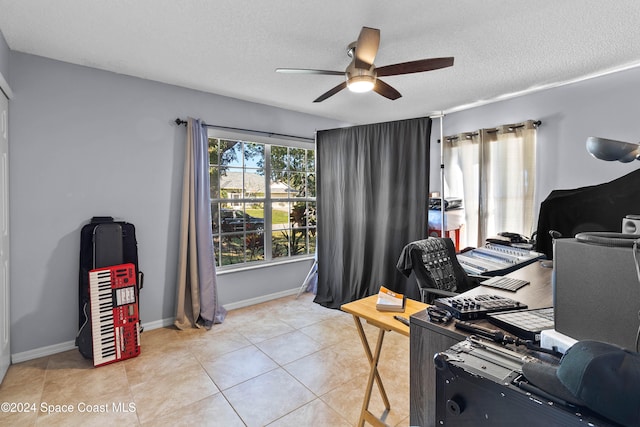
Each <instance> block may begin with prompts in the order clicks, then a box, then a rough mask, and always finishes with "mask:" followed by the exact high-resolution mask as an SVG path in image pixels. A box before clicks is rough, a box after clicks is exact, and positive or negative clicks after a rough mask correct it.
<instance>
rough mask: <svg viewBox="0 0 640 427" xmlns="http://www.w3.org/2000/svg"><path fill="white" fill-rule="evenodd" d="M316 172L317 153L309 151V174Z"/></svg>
mask: <svg viewBox="0 0 640 427" xmlns="http://www.w3.org/2000/svg"><path fill="white" fill-rule="evenodd" d="M315 170H316V152H315V151H313V150H307V169H306V171H307V172H314V171H315Z"/></svg>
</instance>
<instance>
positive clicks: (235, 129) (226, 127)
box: [176, 117, 315, 142]
mask: <svg viewBox="0 0 640 427" xmlns="http://www.w3.org/2000/svg"><path fill="white" fill-rule="evenodd" d="M176 124H177V125H178V126H180V125H185V126H186V125H187V121H186V120H182V119H181V118H179V117H178V118H177V119H176ZM202 126H205V127H208V128H214V129H224V130H234V131H238V132H249V133H256V134H258V135H264V136H268V137H269V138H273V137H274V136H276V137H282V138H291V139H301V140H304V141H311V142H314V141H315V139H313V138H307V137H304V136H296V135H287V134H284V133H275V132H265V131H262V130H253V129H242V128H234V127H229V126H220V125H209V124H207V123H204V122H203V123H202Z"/></svg>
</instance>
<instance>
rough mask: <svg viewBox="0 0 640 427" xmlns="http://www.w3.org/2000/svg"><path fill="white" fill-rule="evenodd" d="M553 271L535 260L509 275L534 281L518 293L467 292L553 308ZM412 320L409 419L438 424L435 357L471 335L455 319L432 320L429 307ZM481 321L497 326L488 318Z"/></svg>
mask: <svg viewBox="0 0 640 427" xmlns="http://www.w3.org/2000/svg"><path fill="white" fill-rule="evenodd" d="M551 271H552V270H551V269H550V268H544V267H542V266H541V265H540V262H535V263H533V264H530V265H528V266H526V267H523V268H521V269H519V270H516V271H514V272H512V273H510V274H508V276H509V277H515V278H518V279H526V280H528V281H529V282H530V283H529V284H528V285H527V286H524V287H522V288H520V289H518V291H517V292H509V291H503V290H500V289H495V288H490V287H485V286H478V287H477V288H474V289H472V290H470V291H468V292H465V293H464V294H463V295H468V296H472V295H481V294H495V295H502V296H505V297H507V298H511V299H515V300H517V301H520V302H521V303H523V304H526V305H527V306H528V307H529V308H543V307H551V306H552V305H553V292H552V288H551ZM410 321H411V335H410V337H411V338H410V344H409V346H410V357H409V363H410V372H411V374H410V379H409V385H410V402H409V403H410V407H409V411H410V412H409V413H410V419H409V421H410V424H411V425H412V426H421V427H430V426H435V414H436V411H435V407H436V387H435V384H436V374H435V368H434V365H433V356H434V355H435V354H436V353H438V352H441V351H445V350H446V349H448V348H449V347H451V346H453V345H454V344H456V343H458V342H460V341H463V340H464V339H465V338H466V337H467V334H465V333H464V332H461V331H460V330H458V329H456V328H455V327H454V325H453V322H451V323H450V324H448V325H446V326H443V325H440V324H437V323H431V322H429V318H428V317H427V313H426V310H422V311H420V312H418V313H416V314H414V315H412V316H411V318H410ZM474 323H475V322H474ZM477 323H478V324H480V325H483V326H489V327H491V328H492V329H496V327H495V326H493V325H491V324H489V322H487V321H482V322H477Z"/></svg>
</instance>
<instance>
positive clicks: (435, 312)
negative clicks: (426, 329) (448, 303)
mask: <svg viewBox="0 0 640 427" xmlns="http://www.w3.org/2000/svg"><path fill="white" fill-rule="evenodd" d="M427 316H429V320H430V321H431V322H437V323H447V322H449V320H451V319H452V318H453V315H452V314H451V312H449V311H448V310H444V309H442V308H439V307H436V306H433V305H431V306H429V307H427Z"/></svg>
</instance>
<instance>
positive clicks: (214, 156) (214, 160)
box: [209, 138, 220, 165]
mask: <svg viewBox="0 0 640 427" xmlns="http://www.w3.org/2000/svg"><path fill="white" fill-rule="evenodd" d="M219 160H220V140H219V139H217V138H209V164H210V165H218V164H219V163H218V162H219Z"/></svg>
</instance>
